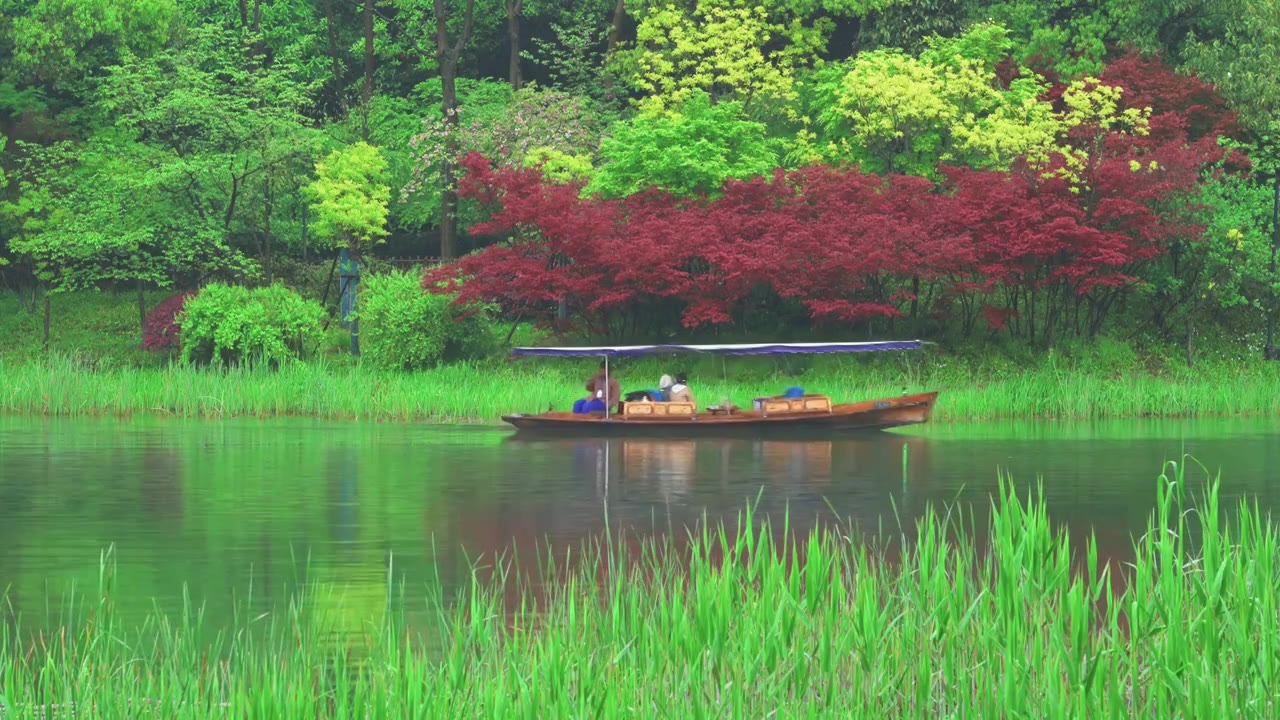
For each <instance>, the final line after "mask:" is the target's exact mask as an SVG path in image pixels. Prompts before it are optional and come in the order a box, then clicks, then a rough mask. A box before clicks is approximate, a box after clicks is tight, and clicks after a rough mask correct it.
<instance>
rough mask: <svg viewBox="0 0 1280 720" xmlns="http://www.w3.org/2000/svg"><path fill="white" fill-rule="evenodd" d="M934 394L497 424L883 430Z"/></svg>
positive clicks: (631, 431)
mask: <svg viewBox="0 0 1280 720" xmlns="http://www.w3.org/2000/svg"><path fill="white" fill-rule="evenodd" d="M937 397H938V393H936V392H929V393H919V394H915V395H902V396H900V397H892V398H881V399H877V400H866V401H862V402H855V403H840V404H837V405H832V406H831V410H830V411H829V412H792V413H778V414H768V415H766V414H764V413H760V412H755V411H739V412H736V413H733V414H732V415H724V414H710V413H699V414H696V415H688V416H663V415H631V416H626V417H624V416H621V415H611V416H609V417H605V415H604V414H603V413H592V414H585V415H584V414H574V413H567V412H548V413H541V414H538V415H521V414H517V415H504V416H503V418H502V419H503V421H505V422H507V423H510V424H511V425H513V426H514V427H515V428H516V429H517V430H518V431H519V432H521V433H539V434H543V433H545V434H557V435H565V434H568V435H615V434H616V435H649V434H657V435H691V434H698V435H707V434H739V433H745V434H768V435H774V434H785V433H792V432H796V433H806V434H807V433H812V432H817V431H821V432H858V431H874V430H885V429H888V428H895V427H902V426H905V425H918V424H920V423H924V422H928V421H929V416H930V414H932V412H933V405H934V402H935V401H936V400H937Z"/></svg>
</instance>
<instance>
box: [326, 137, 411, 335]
mask: <svg viewBox="0 0 1280 720" xmlns="http://www.w3.org/2000/svg"><path fill="white" fill-rule="evenodd" d="M307 189H308V191H309V192H310V194H311V197H312V200H313V202H312V205H311V208H312V210H313V211H314V212H315V217H316V227H315V231H316V235H317V236H318V237H320V238H323V239H327V240H329V241H330V242H331V243H333V244H334V245H335V246H339V247H341V246H344V245H345V246H346V247H347V249H348V252H350V254H351V260H352V261H353V262H358V261H359V260H360V256H361V255H362V254H363V253H364V251H365V250H367V249H368V248H370V247H372V246H373V245H376V244H377V243H380V242H382V241H383V240H384V239H385V238H386V236H387V203H388V202H389V201H390V200H391V187H390V186H389V185H387V161H386V158H384V157H382V153H380V152H378V148H376V147H374V146H372V145H370V144H368V143H366V142H358V143H355V144H354V145H349V146H347V147H345V148H342V149H339V150H334V151H333V152H331V153H329V155H328V156H326V157H325V158H324V159H323V160H320V161H319V162H317V163H316V179H315V180H314V181H312V183H311V184H310V185H309V186H308V188H307ZM347 292H349V293H351V299H352V303H351V307H352V308H353V309H356V315H355V318H353V319H352V322H351V354H352V355H359V354H360V320H359V309H358V305H357V302H356V298H357V297H358V296H357V295H356V291H355V287H354V286H353V287H349V288H347Z"/></svg>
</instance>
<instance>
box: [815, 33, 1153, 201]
mask: <svg viewBox="0 0 1280 720" xmlns="http://www.w3.org/2000/svg"><path fill="white" fill-rule="evenodd" d="M1010 49H1011V40H1010V39H1009V34H1008V31H1007V30H1006V29H1005V28H1004V27H1002V26H1000V25H997V24H985V25H980V26H977V27H975V28H973V29H971V30H969V31H968V32H966V33H965V34H963V35H961V36H959V37H956V38H949V39H942V38H937V37H935V38H932V39H931V40H929V41H928V42H927V48H926V50H925V51H924V52H922V53H921V54H920V55H919V56H918V57H915V56H911V55H908V54H906V53H903V52H901V51H897V50H877V51H874V52H868V53H862V54H860V55H858V56H857V57H855V58H853V59H852V60H850V61H848V62H846V63H841V64H838V65H833V66H829V67H827V68H823V69H822V70H819V71H817V72H815V73H814V78H813V83H812V85H813V87H812V90H811V91H810V93H809V96H808V98H807V100H808V106H809V109H810V111H811V115H812V117H813V119H814V120H815V124H816V128H814V129H809V126H808V125H806V127H805V129H803V130H802V131H801V133H800V135H799V139H798V142H797V144H796V147H795V148H794V149H793V152H792V158H791V159H792V160H793V161H795V162H800V163H809V162H841V161H845V162H858V163H861V164H862V165H863V166H864V167H866V168H867V169H869V170H873V171H876V172H884V173H902V174H910V175H926V176H927V175H932V174H934V172H935V169H936V167H937V165H939V164H941V163H945V164H952V165H965V166H968V167H973V168H978V169H1007V168H1008V167H1009V166H1010V165H1011V164H1012V163H1013V161H1014V160H1018V159H1023V160H1026V161H1027V162H1028V163H1029V165H1030V166H1031V167H1033V168H1037V169H1044V168H1047V167H1048V166H1050V165H1056V166H1057V167H1058V170H1056V171H1055V172H1058V173H1064V174H1066V175H1068V176H1069V178H1072V179H1077V174H1076V171H1077V170H1078V169H1079V168H1080V167H1081V166H1082V164H1083V163H1084V162H1086V157H1087V155H1088V154H1089V153H1090V152H1091V149H1090V148H1087V147H1081V146H1080V145H1079V144H1078V143H1072V142H1068V139H1067V138H1068V134H1069V132H1070V131H1071V129H1072V128H1077V127H1088V128H1091V129H1093V130H1095V131H1096V132H1095V133H1094V136H1095V137H1096V138H1098V139H1100V138H1101V135H1102V134H1104V133H1106V132H1109V131H1111V130H1113V129H1128V130H1132V131H1134V132H1139V133H1141V132H1144V131H1145V115H1144V113H1142V112H1140V111H1137V110H1126V111H1123V112H1121V111H1120V110H1119V104H1120V94H1121V89H1120V88H1117V87H1111V86H1106V85H1103V84H1101V83H1099V82H1097V81H1096V80H1092V79H1083V80H1078V81H1075V82H1073V83H1072V84H1071V85H1070V86H1069V87H1068V89H1067V90H1066V92H1065V94H1064V96H1063V109H1061V110H1057V109H1055V108H1054V106H1053V105H1052V104H1051V103H1049V102H1047V101H1045V100H1043V99H1041V95H1042V93H1043V91H1044V89H1045V86H1044V83H1043V81H1042V79H1041V78H1040V77H1038V76H1036V75H1034V74H1032V73H1028V72H1025V71H1024V72H1023V73H1022V74H1021V75H1020V76H1018V77H1016V78H1015V79H1013V80H1012V81H1010V82H1008V83H1005V82H1002V81H1001V79H1000V78H999V77H998V76H997V74H996V71H995V66H996V63H997V62H998V61H999V60H1000V59H1001V58H1003V57H1005V56H1006V55H1007V54H1008V52H1009V50H1010ZM809 117H810V116H805V117H804V118H803V119H804V120H805V121H806V122H807V121H808V120H809ZM1058 157H1061V158H1063V162H1060V163H1059V162H1055V158H1058Z"/></svg>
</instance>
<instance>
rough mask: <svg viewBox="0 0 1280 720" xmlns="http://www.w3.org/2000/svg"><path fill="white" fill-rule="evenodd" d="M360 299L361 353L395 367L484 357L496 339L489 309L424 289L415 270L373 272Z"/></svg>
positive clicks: (410, 367) (369, 359) (381, 364)
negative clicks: (462, 303)
mask: <svg viewBox="0 0 1280 720" xmlns="http://www.w3.org/2000/svg"><path fill="white" fill-rule="evenodd" d="M364 284H365V286H366V287H365V288H364V290H363V295H362V297H361V298H360V313H359V315H360V340H361V350H360V353H361V358H362V360H363V361H364V362H371V363H373V364H374V365H376V366H378V367H380V368H385V369H394V370H418V369H423V368H429V367H432V366H434V365H437V364H439V363H440V362H442V361H449V360H461V359H470V358H478V357H483V356H485V355H487V354H489V353H491V352H492V351H493V350H494V349H495V348H496V347H497V344H498V338H497V336H496V334H495V332H494V326H493V324H492V320H491V319H490V317H489V314H488V311H487V310H488V309H487V308H484V307H469V308H467V307H457V306H454V305H453V304H452V303H453V300H454V298H455V297H456V296H455V295H452V294H447V293H434V292H427V291H426V290H424V289H423V287H422V276H421V275H420V274H419V273H415V272H393V273H390V274H387V275H372V276H369V277H368V278H367V279H366V280H365V283H364Z"/></svg>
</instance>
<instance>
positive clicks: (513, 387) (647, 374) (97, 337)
mask: <svg viewBox="0 0 1280 720" xmlns="http://www.w3.org/2000/svg"><path fill="white" fill-rule="evenodd" d="M162 298H163V294H159V293H157V294H156V296H155V297H154V298H152V300H153V301H159V300H160V299H162ZM51 309H52V314H53V317H52V323H51V335H50V349H49V352H48V353H46V352H45V351H44V349H43V346H42V334H43V333H42V323H41V318H40V317H39V315H38V314H32V313H29V312H26V311H24V310H22V309H20V308H19V307H18V305H17V301H16V299H15V297H14V296H13V295H11V294H7V295H0V337H4V338H5V340H6V342H5V343H3V344H0V412H5V413H16V414H32V415H59V416H102V415H113V416H129V415H135V414H140V413H153V414H158V415H173V416H183V417H213V418H217V417H232V416H253V417H274V416H286V415H292V416H310V417H321V418H335V419H339V418H341V419H347V418H360V419H371V420H396V421H406V420H436V421H441V420H444V421H484V422H496V421H497V418H498V417H499V416H501V415H503V414H505V413H511V412H541V411H544V410H546V409H547V408H548V407H552V408H556V409H561V410H564V409H568V408H569V407H570V406H571V404H572V402H573V401H574V400H575V399H576V398H578V397H580V396H581V395H583V394H585V391H584V390H582V384H583V382H584V380H585V379H586V377H587V376H589V375H590V374H591V373H592V372H593V371H594V369H595V365H596V361H593V360H585V361H584V360H541V359H529V360H521V361H519V362H514V363H508V362H506V361H505V360H504V359H501V358H496V359H492V360H489V361H485V362H481V363H475V364H470V365H455V366H449V367H441V368H437V369H434V370H429V371H423V372H418V373H393V372H379V371H376V370H374V369H371V368H369V367H365V366H361V365H359V364H357V363H354V362H353V361H352V359H351V357H350V356H349V355H347V354H346V352H345V348H346V347H347V340H346V338H345V336H343V335H342V332H341V330H340V329H335V332H336V335H335V338H336V340H335V342H334V343H333V344H332V347H327V348H326V349H325V350H324V354H323V357H321V358H319V359H313V360H311V361H309V362H308V363H307V364H303V365H294V366H291V367H285V368H282V369H281V370H279V371H278V372H267V371H246V370H231V371H222V370H217V369H209V368H190V367H183V366H180V365H175V364H173V363H172V362H170V360H169V358H168V357H167V356H165V355H161V354H150V353H146V352H143V351H142V350H140V349H139V346H138V344H139V340H138V330H137V322H138V320H137V306H136V297H134V296H132V295H129V294H123V295H115V294H111V293H72V294H67V295H59V296H57V297H56V298H55V299H54V301H53V303H52V304H51ZM1202 344H1203V346H1204V351H1203V355H1202V357H1201V358H1200V359H1199V360H1198V362H1197V365H1196V366H1195V367H1194V368H1187V367H1186V362H1185V359H1184V358H1183V357H1182V356H1181V355H1180V351H1179V350H1178V349H1177V348H1173V349H1169V350H1168V351H1167V352H1161V351H1159V350H1153V349H1150V348H1148V349H1146V350H1144V351H1143V352H1138V351H1137V350H1136V349H1135V346H1133V345H1130V344H1126V343H1122V342H1117V341H1114V340H1110V339H1107V338H1103V339H1101V340H1100V341H1098V342H1096V343H1091V344H1077V345H1064V346H1062V347H1059V348H1058V349H1057V350H1055V352H1053V353H1043V352H1035V351H1032V350H1030V349H1028V348H1026V347H1025V346H1022V345H1017V344H1007V343H1006V344H1001V343H999V342H986V343H981V344H976V345H969V346H965V347H959V348H948V349H943V348H940V347H936V346H935V347H930V348H928V349H925V350H922V351H916V352H909V353H893V354H883V355H876V356H784V357H745V358H729V359H723V358H719V357H709V356H673V357H666V358H645V359H638V360H627V361H624V362H620V363H618V364H615V365H614V371H615V372H616V373H617V374H618V375H619V376H620V377H621V379H622V383H623V386H624V388H625V389H641V388H646V387H653V386H656V385H657V382H658V378H659V377H660V376H661V375H662V374H664V373H672V372H675V371H677V370H686V371H688V373H689V377H690V380H691V382H692V385H693V389H694V391H695V395H696V397H697V399H698V400H699V402H700V403H701V404H704V405H706V404H715V403H718V402H720V401H721V400H722V399H725V398H728V399H730V400H731V401H733V402H734V403H736V404H738V405H739V406H744V407H745V406H748V405H749V404H750V402H751V399H752V398H754V397H757V396H759V395H764V394H774V393H779V392H782V391H783V390H785V389H786V388H787V387H790V386H792V385H800V386H802V387H804V388H805V389H806V390H808V391H810V392H818V393H825V394H828V395H831V396H832V397H833V398H836V399H837V400H846V399H863V398H873V397H883V396H886V395H897V394H900V393H902V392H903V391H904V390H906V391H917V390H925V389H929V390H940V391H942V393H943V395H942V398H941V400H940V402H939V405H938V407H937V410H936V414H935V418H936V419H937V420H940V421H947V420H970V419H996V418H1058V419H1092V418H1115V417H1143V416H1151V417H1181V416H1243V415H1253V416H1280V363H1264V362H1260V361H1258V360H1257V359H1256V358H1255V354H1254V353H1252V352H1251V351H1247V350H1243V349H1241V348H1238V347H1235V346H1232V345H1230V344H1229V343H1225V342H1211V341H1205V342H1203V343H1202Z"/></svg>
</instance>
